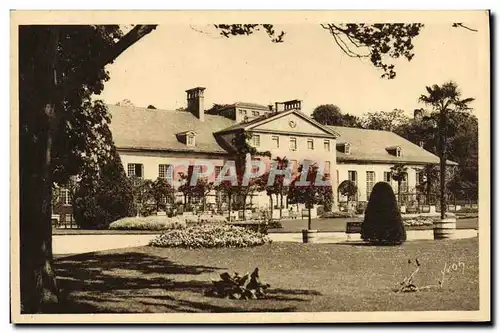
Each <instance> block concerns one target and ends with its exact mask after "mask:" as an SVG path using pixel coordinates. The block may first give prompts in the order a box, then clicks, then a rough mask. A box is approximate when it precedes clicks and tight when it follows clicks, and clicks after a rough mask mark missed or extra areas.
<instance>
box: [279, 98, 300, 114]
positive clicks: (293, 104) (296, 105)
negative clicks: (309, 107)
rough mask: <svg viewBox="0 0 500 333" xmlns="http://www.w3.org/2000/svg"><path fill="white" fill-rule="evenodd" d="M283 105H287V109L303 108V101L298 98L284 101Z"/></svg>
mask: <svg viewBox="0 0 500 333" xmlns="http://www.w3.org/2000/svg"><path fill="white" fill-rule="evenodd" d="M283 105H284V106H285V111H288V110H294V109H295V110H300V109H302V101H301V100H298V99H294V100H291V101H286V102H283Z"/></svg>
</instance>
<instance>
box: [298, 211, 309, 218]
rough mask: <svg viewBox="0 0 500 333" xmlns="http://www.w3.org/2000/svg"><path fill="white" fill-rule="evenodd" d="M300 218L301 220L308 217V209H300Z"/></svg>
mask: <svg viewBox="0 0 500 333" xmlns="http://www.w3.org/2000/svg"><path fill="white" fill-rule="evenodd" d="M300 215H301V218H302V219H303V218H304V217H309V209H302V211H301V212H300Z"/></svg>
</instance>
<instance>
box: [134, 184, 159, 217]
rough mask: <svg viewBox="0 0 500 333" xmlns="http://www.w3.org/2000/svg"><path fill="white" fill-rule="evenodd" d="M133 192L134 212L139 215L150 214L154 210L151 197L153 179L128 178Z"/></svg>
mask: <svg viewBox="0 0 500 333" xmlns="http://www.w3.org/2000/svg"><path fill="white" fill-rule="evenodd" d="M130 181H131V183H132V186H133V187H132V188H133V194H134V204H135V209H136V214H137V215H138V216H139V215H141V216H149V215H152V214H153V213H154V212H155V210H156V205H155V202H154V198H153V181H152V180H150V179H142V178H136V177H133V178H130Z"/></svg>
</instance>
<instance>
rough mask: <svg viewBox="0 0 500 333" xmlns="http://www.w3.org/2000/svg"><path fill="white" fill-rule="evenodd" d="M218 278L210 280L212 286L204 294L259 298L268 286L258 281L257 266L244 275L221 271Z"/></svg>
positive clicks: (235, 297)
mask: <svg viewBox="0 0 500 333" xmlns="http://www.w3.org/2000/svg"><path fill="white" fill-rule="evenodd" d="M220 278H221V280H219V281H212V283H213V288H212V289H210V290H208V291H207V292H206V295H208V296H215V297H222V298H231V299H245V300H247V299H259V298H263V297H265V294H266V293H265V291H266V289H267V288H269V287H270V285H269V284H263V283H261V282H260V277H259V268H255V270H254V271H253V272H252V274H248V273H247V274H245V275H244V276H240V275H239V274H238V273H237V272H235V273H234V275H233V276H231V275H230V274H229V273H227V272H226V273H222V274H221V275H220ZM249 278H250V280H249Z"/></svg>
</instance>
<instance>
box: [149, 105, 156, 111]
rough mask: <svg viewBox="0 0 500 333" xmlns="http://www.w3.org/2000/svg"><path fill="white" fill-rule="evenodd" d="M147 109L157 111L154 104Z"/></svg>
mask: <svg viewBox="0 0 500 333" xmlns="http://www.w3.org/2000/svg"><path fill="white" fill-rule="evenodd" d="M147 109H152V110H155V109H156V107H155V106H154V105H152V104H149V105H148V107H147Z"/></svg>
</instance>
